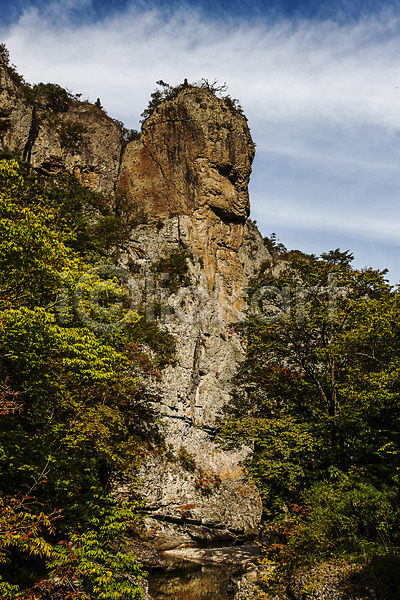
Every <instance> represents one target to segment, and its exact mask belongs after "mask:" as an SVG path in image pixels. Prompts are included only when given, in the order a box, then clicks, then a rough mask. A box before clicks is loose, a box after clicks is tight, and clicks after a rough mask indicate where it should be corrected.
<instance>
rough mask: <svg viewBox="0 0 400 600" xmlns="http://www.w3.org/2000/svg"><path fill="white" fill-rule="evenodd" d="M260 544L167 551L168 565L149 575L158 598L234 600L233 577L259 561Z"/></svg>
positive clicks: (166, 599) (152, 595)
mask: <svg viewBox="0 0 400 600" xmlns="http://www.w3.org/2000/svg"><path fill="white" fill-rule="evenodd" d="M258 555H259V547H258V546H257V545H256V544H245V545H242V546H227V547H222V548H182V549H176V550H174V551H169V552H165V553H164V556H165V558H167V560H168V563H169V564H168V566H167V568H164V569H162V570H154V571H152V572H151V573H150V574H149V577H148V582H149V592H150V595H151V597H152V598H153V599H154V600H211V598H212V599H213V600H232V598H233V596H234V593H235V585H234V583H233V579H236V578H239V577H240V575H241V573H243V571H244V570H246V569H249V568H252V567H254V565H255V564H256V563H257V559H258Z"/></svg>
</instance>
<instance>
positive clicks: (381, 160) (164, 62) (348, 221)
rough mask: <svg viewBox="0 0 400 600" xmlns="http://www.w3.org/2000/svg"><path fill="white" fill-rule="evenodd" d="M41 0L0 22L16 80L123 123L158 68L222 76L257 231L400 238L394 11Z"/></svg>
mask: <svg viewBox="0 0 400 600" xmlns="http://www.w3.org/2000/svg"><path fill="white" fill-rule="evenodd" d="M52 6H53V8H52V9H51V10H50V9H48V8H46V10H42V11H38V10H27V11H26V12H25V13H24V15H23V16H22V17H21V19H20V20H19V22H18V23H15V24H14V25H13V26H12V27H10V28H9V29H7V30H4V29H3V31H2V30H1V29H0V34H2V35H1V37H2V38H3V39H4V41H5V42H6V43H7V45H8V47H9V49H10V51H11V57H12V60H13V62H15V63H16V64H17V66H18V69H19V70H20V72H22V73H23V75H24V76H25V77H26V79H27V80H28V81H30V82H38V81H54V82H58V83H60V84H62V85H64V86H66V87H68V88H70V89H72V90H74V91H75V92H83V94H84V96H89V97H90V98H91V99H92V100H95V99H96V98H97V97H100V98H101V100H102V103H103V105H104V106H105V107H106V108H107V110H108V111H109V113H110V114H111V115H112V116H114V117H116V118H119V119H122V120H124V121H125V122H126V123H127V124H128V125H129V126H131V127H135V126H136V127H137V121H138V119H139V115H140V113H141V112H142V110H143V109H144V108H145V106H146V104H147V100H148V97H149V94H150V92H151V91H152V90H153V88H154V84H155V81H156V80H158V79H160V78H162V79H164V80H165V81H168V82H170V83H178V82H180V81H182V80H183V79H184V78H185V77H187V78H188V79H189V80H198V79H200V78H201V77H207V78H209V79H214V78H218V79H219V80H220V81H222V82H223V81H226V82H227V83H228V86H229V92H230V93H231V95H232V96H233V97H237V98H239V99H240V101H241V103H242V105H243V107H244V109H245V112H246V114H247V116H248V118H249V124H250V126H251V130H252V134H253V137H254V139H255V141H256V142H257V144H258V153H259V156H258V159H257V160H256V162H255V169H254V173H253V182H252V187H251V189H252V203H253V208H254V212H255V214H256V215H257V218H258V220H259V223H260V224H261V226H262V227H264V230H265V233H268V232H269V231H271V230H272V229H278V226H279V225H282V226H284V224H285V223H286V224H289V223H290V224H295V225H297V227H298V228H299V230H304V231H305V232H306V230H307V231H310V230H318V231H320V230H321V228H325V229H326V231H327V232H330V233H332V234H335V235H336V234H337V236H338V238H337V239H338V243H337V244H336V245H337V246H340V239H341V237H340V236H341V235H342V236H343V239H345V238H346V239H347V237H348V236H349V235H350V234H351V233H352V232H353V235H354V237H358V238H360V239H361V238H363V239H366V240H367V239H387V240H388V241H389V240H390V242H391V243H392V244H396V245H397V244H399V245H400V237H399V234H398V233H397V225H396V223H397V222H398V217H400V209H399V208H398V206H399V205H400V203H399V194H398V192H397V190H398V189H400V167H398V165H399V166H400V65H399V62H398V56H399V55H400V36H399V32H400V18H399V17H397V16H396V15H393V14H391V13H389V12H385V13H382V14H381V15H380V16H375V17H373V18H372V17H371V18H370V19H367V18H365V19H363V20H361V21H359V22H358V23H352V24H349V25H338V24H336V23H334V22H326V23H316V22H311V21H310V22H306V21H303V22H299V23H297V24H296V25H294V24H292V23H290V22H283V21H280V22H275V23H270V24H268V23H267V22H258V24H253V25H251V24H249V23H243V24H242V25H241V26H239V25H237V24H236V25H233V24H232V23H229V22H226V23H223V22H218V23H217V22H213V21H211V20H210V21H206V20H205V18H204V17H200V16H199V13H197V12H196V11H195V10H193V9H192V10H189V9H188V8H186V9H183V8H182V9H181V10H180V11H179V12H178V11H172V10H171V11H170V12H169V16H168V17H166V16H165V13H161V12H159V11H157V10H154V9H153V10H146V9H143V8H142V9H138V8H137V6H136V7H135V6H134V5H133V4H132V6H131V8H130V9H128V10H127V11H125V13H124V14H119V15H116V16H114V17H110V18H108V19H107V20H104V21H103V22H98V23H93V22H91V23H88V22H86V23H85V22H83V23H82V24H77V22H76V15H75V18H74V20H71V19H72V17H71V14H72V13H71V8H72V9H76V7H77V1H76V0H69V3H68V5H66V4H65V3H64V4H63V3H61V2H56V3H53V5H52ZM89 9H90V1H89V0H86V2H85V10H89ZM270 224H271V225H272V227H271V226H270ZM278 233H279V231H278ZM305 235H306V233H305ZM307 235H308V234H307ZM346 236H347V237H346ZM382 266H384V265H382ZM398 277H399V278H400V272H399V273H398Z"/></svg>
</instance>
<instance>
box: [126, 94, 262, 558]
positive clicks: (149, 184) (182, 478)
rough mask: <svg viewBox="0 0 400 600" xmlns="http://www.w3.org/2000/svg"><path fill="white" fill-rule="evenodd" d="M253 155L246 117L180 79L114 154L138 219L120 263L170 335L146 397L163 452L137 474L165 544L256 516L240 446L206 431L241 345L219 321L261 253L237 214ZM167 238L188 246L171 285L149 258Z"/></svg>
mask: <svg viewBox="0 0 400 600" xmlns="http://www.w3.org/2000/svg"><path fill="white" fill-rule="evenodd" d="M253 156H254V144H253V142H252V140H251V137H250V133H249V129H248V126H247V122H246V119H245V118H244V117H243V116H242V115H241V114H239V113H237V112H236V111H232V109H231V108H228V107H227V106H226V105H225V103H224V102H223V101H222V100H219V99H218V98H216V97H215V95H214V94H212V93H211V92H210V91H208V90H204V89H198V88H195V89H193V88H188V89H186V90H183V91H181V92H180V93H179V95H178V96H177V97H176V98H174V99H172V100H168V101H165V102H164V103H162V104H161V105H160V106H159V107H158V109H156V111H155V112H154V113H153V114H152V115H151V116H150V117H149V118H148V119H147V120H146V122H145V123H144V125H143V132H142V136H141V138H140V140H137V141H135V142H132V143H131V144H129V145H128V147H127V149H126V151H125V153H124V156H123V160H122V166H121V175H120V179H119V190H120V192H121V190H123V193H122V194H121V196H122V197H123V198H124V199H125V202H126V205H127V206H129V207H130V210H131V211H132V213H133V214H134V215H135V218H136V220H137V221H142V222H141V223H140V224H137V225H136V226H135V227H133V229H132V232H131V236H130V242H129V248H130V250H129V248H127V251H126V253H125V254H123V255H121V261H122V263H121V264H122V265H123V266H125V267H126V268H131V269H132V270H133V271H134V272H135V273H136V277H137V278H138V279H139V280H141V283H140V284H139V285H138V287H139V288H140V287H144V286H145V285H147V288H148V289H149V290H150V293H151V294H155V298H154V301H155V303H156V304H157V303H158V304H160V305H161V312H162V319H161V320H162V321H163V323H164V325H165V326H166V327H167V328H168V329H169V330H170V332H171V333H173V334H174V335H175V337H176V339H177V353H176V364H175V365H173V366H168V367H167V368H166V369H165V370H164V372H163V377H162V383H161V386H160V397H161V404H160V406H159V407H158V408H159V411H160V415H161V416H162V420H163V433H164V436H165V442H166V445H167V447H169V454H168V453H167V454H166V455H165V456H158V455H151V456H149V459H148V461H147V463H146V466H145V468H144V469H143V471H142V473H141V475H142V480H141V491H142V492H144V495H145V497H146V499H147V510H148V512H149V513H150V514H151V520H150V521H149V523H150V525H151V527H152V528H154V527H155V528H156V529H157V532H158V540H159V543H160V544H161V545H163V547H165V548H167V547H172V546H174V545H175V546H176V545H178V544H181V543H183V542H188V541H191V540H192V541H193V540H196V541H199V540H210V539H215V540H219V539H226V540H227V539H231V538H232V535H233V534H234V535H238V534H244V533H249V532H250V531H252V530H254V529H255V528H256V527H257V524H258V522H259V520H260V517H261V510H262V508H261V501H260V498H259V495H258V493H257V490H256V489H255V487H254V486H253V484H252V483H251V482H250V481H249V480H248V478H247V477H246V476H245V474H244V472H243V468H242V462H243V460H244V459H245V458H246V456H247V455H248V454H249V452H250V449H249V448H244V449H243V450H242V451H240V452H239V451H238V452H232V451H229V452H228V451H224V450H222V449H221V448H220V447H219V446H218V445H217V444H216V443H215V441H214V436H215V431H216V426H217V424H218V420H219V419H220V418H221V415H222V413H223V409H224V407H225V406H226V405H227V404H229V402H230V399H231V391H232V390H231V386H232V378H233V376H234V374H235V372H236V370H237V368H238V364H239V363H240V361H241V360H242V359H243V356H244V350H245V343H244V341H243V340H241V339H240V337H239V336H238V335H237V334H236V333H235V331H234V330H233V328H232V327H231V324H232V322H234V321H237V320H239V319H240V318H241V317H242V314H243V313H242V311H243V309H244V308H245V300H244V297H245V293H246V287H247V284H248V282H249V279H250V278H251V277H253V276H254V275H255V274H256V273H257V272H259V270H260V268H261V265H262V264H264V263H265V262H266V261H267V260H269V258H270V256H269V254H268V252H267V250H266V249H265V246H264V244H263V240H262V238H261V236H260V234H259V232H258V230H257V229H256V227H255V226H254V225H252V224H251V223H250V222H249V221H248V220H247V215H248V212H249V199H248V190H247V185H248V181H249V177H250V172H251V162H252V159H253ZM179 249H185V250H187V251H188V258H187V264H188V282H186V285H185V286H182V287H181V288H180V289H178V290H171V289H169V288H168V280H167V281H166V282H165V283H163V282H162V281H161V278H159V279H157V277H158V276H154V275H152V274H151V268H152V267H151V265H154V264H155V263H156V262H157V260H158V259H159V257H160V256H161V257H168V256H173V254H174V253H176V252H177V251H179ZM165 276H166V277H167V278H168V276H169V273H166V274H165ZM146 277H147V282H146V284H145V283H144V279H145V278H146ZM149 278H150V283H149ZM187 283H189V285H187ZM157 285H158V286H159V287H161V288H162V289H161V290H159V291H158V292H157V291H155V292H154V290H157ZM157 294H158V295H157ZM182 453H184V455H183V456H185V453H186V455H187V456H188V457H189V458H190V460H191V461H192V463H191V467H190V469H188V468H185V466H184V465H185V460H182ZM186 462H187V461H186ZM182 465H183V466H182Z"/></svg>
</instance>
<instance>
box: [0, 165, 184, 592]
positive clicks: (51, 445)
mask: <svg viewBox="0 0 400 600" xmlns="http://www.w3.org/2000/svg"><path fill="white" fill-rule="evenodd" d="M0 206H1V209H0V262H1V264H0V414H1V419H0V463H1V471H2V478H1V483H0V596H1V598H4V599H13V598H21V599H22V598H23V599H25V600H33V599H47V598H52V600H54V599H57V598H60V599H61V598H62V599H63V600H66V599H67V598H71V599H72V598H73V599H76V598H82V599H83V598H102V599H104V600H106V599H108V598H109V599H111V598H113V599H118V598H120V599H124V600H128V599H132V600H133V599H136V598H141V597H142V592H141V589H140V588H139V587H138V585H137V583H136V579H132V577H133V578H134V577H137V576H138V575H139V576H140V574H141V570H140V566H139V565H138V564H137V562H136V560H135V557H133V556H132V555H131V554H129V553H126V552H125V551H124V539H125V538H126V536H127V535H128V534H129V533H130V534H131V533H132V532H133V531H135V529H137V528H138V522H139V519H138V514H137V507H138V505H140V502H139V501H131V502H122V501H118V500H117V499H115V498H114V497H113V495H112V493H111V491H112V488H113V482H114V483H115V481H116V480H118V479H121V478H122V479H123V481H124V483H125V484H129V481H132V478H133V477H134V473H135V469H136V468H137V466H138V464H139V463H140V457H141V454H142V452H143V449H144V447H145V446H146V445H148V444H149V443H150V441H149V440H150V439H151V428H152V418H153V416H152V414H151V411H150V410H149V409H148V407H147V403H146V396H145V393H144V390H143V382H144V380H145V379H146V377H149V376H152V377H157V376H158V370H159V367H158V362H159V361H158V356H159V354H160V360H161V362H163V363H165V362H166V361H168V356H167V354H166V352H165V348H166V347H168V348H169V349H170V350H169V356H171V351H172V348H173V344H172V340H171V336H169V335H168V334H163V333H162V332H161V331H159V330H157V327H156V326H155V324H154V323H152V324H150V325H149V327H146V324H145V323H144V322H143V319H141V318H140V316H139V315H138V314H137V313H135V312H134V311H130V317H129V321H127V322H126V323H125V326H124V328H123V329H122V328H118V327H117V326H116V325H117V324H118V319H121V315H117V316H116V318H114V317H113V312H112V311H111V313H110V314H111V317H110V318H109V319H108V320H107V319H106V321H105V325H109V326H110V327H109V328H107V327H106V326H105V327H103V328H101V327H100V329H99V330H98V331H93V328H92V327H90V326H85V322H86V321H85V319H84V318H83V319H79V318H78V316H79V315H80V314H81V313H82V314H85V315H87V317H88V321H87V322H88V323H89V325H90V323H92V322H94V321H95V319H96V317H97V318H99V316H98V314H97V313H96V311H97V312H99V311H100V312H101V310H102V309H106V308H107V307H110V306H111V307H112V306H113V305H114V304H115V301H116V300H118V299H120V297H121V294H122V292H123V290H121V288H123V285H124V282H123V281H122V282H121V281H118V277H117V276H118V270H116V268H115V267H114V266H113V262H112V259H111V257H112V254H110V251H109V250H110V248H109V241H108V242H105V240H104V239H103V242H100V243H99V238H98V237H97V230H98V227H99V224H101V223H102V221H103V220H104V219H105V220H106V222H107V215H106V214H104V215H103V216H102V212H101V210H102V207H101V198H100V197H99V195H95V194H93V193H91V192H89V191H88V190H87V189H84V188H81V186H79V184H77V182H76V180H75V179H74V178H70V177H67V176H64V177H61V178H54V179H52V180H50V181H47V183H46V187H45V188H42V187H41V186H40V185H39V184H38V182H37V181H36V180H35V178H34V177H33V176H32V175H30V174H29V170H28V168H27V166H25V165H23V164H20V163H18V162H17V161H16V160H13V159H7V158H3V159H1V160H0ZM100 209H101V210H100ZM95 211H97V213H96V212H95ZM103 212H104V211H103ZM94 214H97V218H96V219H94V216H93V215H94ZM95 238H96V240H95ZM100 239H101V238H100ZM99 259H101V261H102V263H103V264H105V265H106V270H107V268H108V269H109V273H110V274H109V276H108V280H107V279H106V280H104V278H103V279H102V280H100V278H99V275H98V273H99V271H98V270H96V269H98V268H97V267H96V266H95V263H94V261H95V260H99ZM96 286H97V287H96ZM77 289H79V290H80V294H79V295H78V296H76V290H77ZM86 292H89V296H87V295H85V294H86ZM74 293H75V309H76V310H75V311H74V310H72V297H73V296H74ZM93 293H96V294H97V295H98V296H99V297H100V300H99V302H97V304H96V303H95V306H94V307H90V306H89V307H88V300H87V298H90V297H91V296H90V294H93ZM116 306H119V305H116ZM121 310H124V309H123V308H122V309H121ZM124 314H125V313H124ZM126 314H127V313H126ZM82 321H83V322H82ZM113 326H114V327H113ZM164 338H165V339H164ZM146 348H147V350H146ZM151 348H152V350H151Z"/></svg>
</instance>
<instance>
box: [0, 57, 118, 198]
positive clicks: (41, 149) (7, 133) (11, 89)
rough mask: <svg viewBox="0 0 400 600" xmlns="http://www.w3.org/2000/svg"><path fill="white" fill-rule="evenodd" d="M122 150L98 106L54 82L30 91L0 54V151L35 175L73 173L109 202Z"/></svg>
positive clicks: (115, 127) (110, 121) (112, 125)
mask: <svg viewBox="0 0 400 600" xmlns="http://www.w3.org/2000/svg"><path fill="white" fill-rule="evenodd" d="M122 148H123V140H122V134H121V127H120V125H119V124H118V123H116V122H114V121H113V119H111V118H110V117H108V116H107V115H106V114H105V112H104V111H103V110H101V108H99V107H97V106H95V105H93V104H91V103H89V102H80V101H78V100H77V99H76V98H74V97H73V96H71V94H68V92H66V91H65V90H63V89H62V88H60V87H59V86H57V85H55V84H49V85H45V86H42V87H39V88H37V89H36V90H32V89H31V88H29V87H28V86H26V85H24V83H23V81H22V80H21V78H20V77H19V76H18V74H17V73H15V71H14V70H13V69H12V68H11V67H10V66H8V65H7V64H6V63H5V62H4V60H3V59H2V58H1V57H0V150H5V151H9V152H12V153H16V154H17V155H19V156H20V157H21V158H23V159H24V160H27V161H28V162H30V163H31V164H32V166H33V167H34V168H35V169H36V170H37V171H38V172H39V173H44V174H46V175H54V174H57V173H62V172H64V171H67V172H69V173H73V174H74V175H75V176H76V177H77V179H78V180H79V181H80V182H81V183H82V184H83V185H85V186H87V187H90V188H91V189H93V190H95V191H101V192H103V193H104V194H105V195H106V196H107V197H109V200H110V204H111V205H113V204H114V193H115V184H116V181H117V177H118V173H119V167H120V160H121V152H122Z"/></svg>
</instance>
